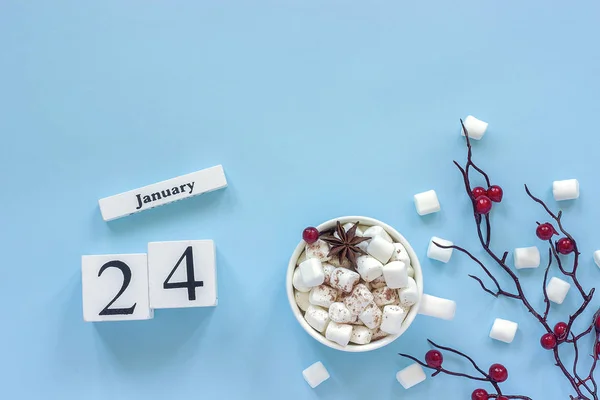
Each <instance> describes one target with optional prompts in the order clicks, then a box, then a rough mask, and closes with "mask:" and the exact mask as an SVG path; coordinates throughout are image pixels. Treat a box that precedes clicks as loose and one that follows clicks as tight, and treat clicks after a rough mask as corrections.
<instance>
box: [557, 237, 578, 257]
mask: <svg viewBox="0 0 600 400" xmlns="http://www.w3.org/2000/svg"><path fill="white" fill-rule="evenodd" d="M573 250H575V243H574V242H573V241H572V240H571V239H569V238H566V237H564V238H560V239H558V242H556V251H558V252H559V253H560V254H569V253H572V252H573Z"/></svg>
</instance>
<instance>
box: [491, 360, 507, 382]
mask: <svg viewBox="0 0 600 400" xmlns="http://www.w3.org/2000/svg"><path fill="white" fill-rule="evenodd" d="M489 374H490V378H492V380H493V381H494V382H504V381H505V380H507V379H508V370H507V369H506V367H505V366H504V365H502V364H492V366H491V367H490V370H489Z"/></svg>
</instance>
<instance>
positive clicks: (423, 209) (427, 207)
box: [415, 190, 440, 215]
mask: <svg viewBox="0 0 600 400" xmlns="http://www.w3.org/2000/svg"><path fill="white" fill-rule="evenodd" d="M415 207H416V208H417V213H418V214H419V215H427V214H431V213H434V212H438V211H440V202H439V201H438V197H437V194H436V193H435V190H428V191H427V192H422V193H417V194H415Z"/></svg>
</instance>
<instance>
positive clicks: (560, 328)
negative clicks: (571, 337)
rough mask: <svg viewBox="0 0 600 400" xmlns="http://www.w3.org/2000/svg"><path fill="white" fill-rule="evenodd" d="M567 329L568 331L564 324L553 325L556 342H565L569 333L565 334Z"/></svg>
mask: <svg viewBox="0 0 600 400" xmlns="http://www.w3.org/2000/svg"><path fill="white" fill-rule="evenodd" d="M567 329H569V326H568V325H567V324H566V323H565V322H559V323H558V324H556V325H554V334H555V335H556V338H557V339H558V340H565V339H566V338H567V334H568V333H569V332H567Z"/></svg>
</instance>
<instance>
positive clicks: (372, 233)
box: [363, 225, 393, 243]
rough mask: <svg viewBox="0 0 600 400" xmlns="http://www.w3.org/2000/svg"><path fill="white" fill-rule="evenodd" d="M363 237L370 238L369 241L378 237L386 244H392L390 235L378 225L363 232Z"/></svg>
mask: <svg viewBox="0 0 600 400" xmlns="http://www.w3.org/2000/svg"><path fill="white" fill-rule="evenodd" d="M363 236H366V237H370V238H371V239H374V238H375V237H377V236H380V237H381V238H382V239H385V240H386V241H387V242H390V243H392V242H393V240H392V237H391V236H390V234H389V233H387V231H386V230H385V229H383V228H382V227H381V226H379V225H374V226H372V227H370V228H369V229H367V230H366V231H364V233H363Z"/></svg>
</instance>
